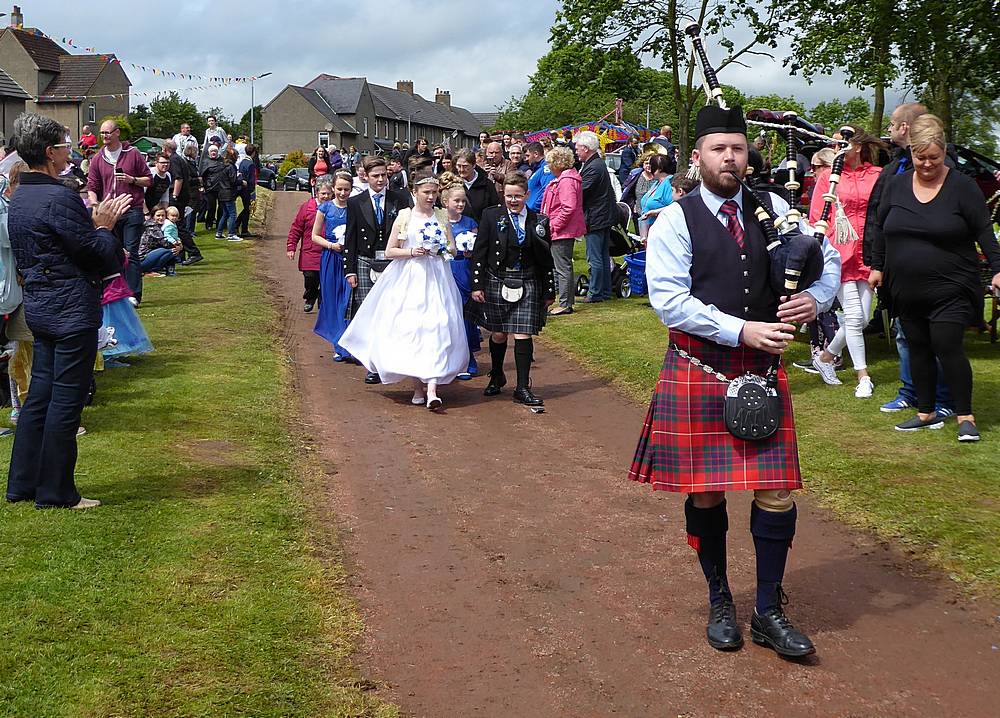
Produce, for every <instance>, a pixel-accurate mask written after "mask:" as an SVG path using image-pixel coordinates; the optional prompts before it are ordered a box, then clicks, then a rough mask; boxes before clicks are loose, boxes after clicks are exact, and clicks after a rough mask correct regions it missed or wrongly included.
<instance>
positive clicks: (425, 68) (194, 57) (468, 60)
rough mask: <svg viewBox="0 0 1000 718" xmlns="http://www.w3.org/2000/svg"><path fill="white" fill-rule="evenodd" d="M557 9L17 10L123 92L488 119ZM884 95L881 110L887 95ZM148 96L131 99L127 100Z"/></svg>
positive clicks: (541, 0)
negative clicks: (448, 102) (407, 86)
mask: <svg viewBox="0 0 1000 718" xmlns="http://www.w3.org/2000/svg"><path fill="white" fill-rule="evenodd" d="M558 5H559V3H558V2H556V0H514V2H510V3H507V4H506V8H508V9H507V10H506V11H504V12H497V8H498V7H503V6H504V5H503V4H501V5H498V4H497V3H495V2H481V1H480V0H471V1H463V0H422V1H420V2H414V1H413V0H394V1H393V2H357V0H352V1H351V2H346V1H344V0H329V1H327V2H312V1H303V0H286V1H285V2H265V1H263V0H173V2H167V3H164V4H162V7H164V8H173V9H171V10H167V11H165V12H163V13H159V14H157V13H150V12H147V6H145V5H143V4H141V3H140V4H138V5H132V6H131V7H133V8H134V9H135V11H134V12H132V13H128V14H127V13H125V12H121V13H119V15H118V16H117V17H116V18H115V19H114V20H111V21H108V22H102V21H101V20H99V19H98V18H100V17H101V16H102V15H104V14H105V13H103V12H95V10H94V7H93V6H92V5H91V4H88V3H78V2H68V1H67V0H33V1H32V2H30V3H29V2H23V3H22V5H21V7H22V11H23V13H24V15H25V26H30V27H37V28H39V29H40V30H42V31H43V32H45V33H46V34H48V35H49V36H51V37H54V38H56V39H57V41H58V39H59V38H62V37H67V38H72V40H73V41H74V43H75V44H77V45H80V46H82V47H93V48H95V49H97V50H98V51H99V52H113V53H115V54H116V55H117V56H118V57H119V58H121V60H122V66H123V68H124V69H125V71H126V73H127V74H128V76H129V79H130V80H131V81H132V85H133V86H132V89H133V91H159V90H183V89H184V88H188V87H191V86H195V85H201V84H205V83H204V82H202V81H193V82H192V81H188V80H180V79H173V78H169V77H158V76H154V75H153V74H151V73H148V72H141V71H139V70H134V69H132V68H131V66H130V65H129V63H135V64H137V65H146V66H151V67H157V68H159V69H165V70H172V71H175V72H182V73H190V74H208V75H217V76H255V75H260V74H263V73H265V72H268V71H270V72H273V73H274V74H273V75H272V76H270V77H267V78H264V79H263V80H260V81H258V82H256V83H255V88H254V89H255V100H256V102H257V103H258V104H266V103H267V102H268V101H269V100H270V99H271V98H272V97H274V96H275V95H276V94H277V93H278V92H280V91H281V89H282V88H284V86H285V85H287V84H297V85H302V84H305V83H307V82H309V81H310V80H311V79H312V78H313V77H315V76H316V75H317V74H319V73H321V72H326V73H329V74H332V75H340V76H342V77H351V76H366V77H368V79H369V80H371V81H372V82H375V83H377V84H381V85H388V86H391V87H394V86H395V83H396V80H401V79H406V80H413V82H414V88H415V90H416V91H417V92H418V93H419V94H421V95H423V96H424V97H427V98H430V99H433V97H434V92H435V89H436V88H439V87H440V88H442V89H447V90H450V91H451V96H452V101H453V103H454V104H456V105H460V106H463V107H466V108H468V109H470V110H472V111H474V112H489V111H493V110H494V109H495V108H496V107H497V106H498V105H501V104H504V103H505V102H506V101H507V100H508V99H509V98H510V97H511V96H512V95H521V94H523V93H524V92H526V90H527V84H528V80H527V78H528V76H529V75H530V74H531V73H532V72H534V69H535V63H536V62H537V60H538V58H539V57H541V56H542V55H544V54H545V53H546V52H547V51H548V33H549V27H550V26H551V24H552V22H553V20H554V18H555V12H556V8H557V7H558ZM9 7H10V6H9V5H8V6H7V8H8V10H7V11H8V12H9ZM108 7H109V8H116V7H121V6H120V5H117V4H115V3H112V4H111V5H109V6H108ZM150 7H151V6H150ZM108 14H110V13H108ZM0 21H2V22H6V21H8V18H3V20H0ZM163 29H168V30H169V31H168V32H166V33H164V32H162V30H163ZM68 49H70V48H68ZM70 51H71V52H74V53H77V52H81V51H80V50H73V49H70ZM708 51H709V54H710V56H712V57H713V58H714V59H716V60H718V59H719V58H720V57H721V52H720V49H719V48H718V47H712V46H711V45H709V47H708ZM752 62H753V67H752V68H750V69H749V70H748V69H744V68H739V67H734V66H730V67H729V68H727V69H726V71H725V72H724V73H723V77H722V78H721V79H722V81H723V82H725V83H727V84H731V85H734V86H736V87H738V88H739V89H740V90H741V91H743V92H744V93H749V94H765V93H772V92H773V93H777V94H782V95H786V94H792V95H795V96H796V97H799V98H800V99H802V100H803V101H804V102H805V104H806V105H807V106H808V105H811V104H814V103H815V102H817V101H819V100H823V99H830V98H833V97H839V98H843V99H846V98H848V97H851V96H853V95H856V94H860V93H859V92H858V91H857V90H854V89H852V88H848V87H846V86H845V85H844V83H843V81H842V80H840V79H839V78H819V79H818V80H817V81H816V82H815V83H814V84H812V85H807V84H806V83H805V82H804V81H802V80H801V79H800V78H790V77H789V76H788V73H787V71H785V70H784V68H782V67H781V63H780V62H771V61H769V60H767V59H766V58H754V59H753V60H752ZM887 94H890V97H887V102H888V103H889V107H890V108H891V107H892V106H893V104H894V102H895V101H896V100H897V99H898V94H892V93H887ZM182 95H185V96H186V97H187V98H188V99H190V100H192V101H193V102H195V104H197V105H198V107H199V108H201V109H208V108H209V107H211V106H221V107H222V108H223V110H224V111H225V112H226V113H227V114H230V115H233V116H234V117H236V118H237V119H238V118H239V117H240V116H241V115H242V114H243V113H244V112H246V111H247V109H248V108H249V106H250V87H249V85H236V86H230V87H220V88H214V89H211V90H205V91H197V92H182ZM150 99H151V98H148V97H137V96H133V97H132V100H131V103H132V106H135V105H137V104H140V103H148V102H149V100H150ZM609 109H610V108H609ZM772 109H779V108H772Z"/></svg>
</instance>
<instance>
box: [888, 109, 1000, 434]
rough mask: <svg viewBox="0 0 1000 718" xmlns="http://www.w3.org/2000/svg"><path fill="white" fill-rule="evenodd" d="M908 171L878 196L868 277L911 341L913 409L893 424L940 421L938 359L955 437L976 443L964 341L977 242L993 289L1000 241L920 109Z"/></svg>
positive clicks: (976, 284)
mask: <svg viewBox="0 0 1000 718" xmlns="http://www.w3.org/2000/svg"><path fill="white" fill-rule="evenodd" d="M910 148H911V150H912V151H913V169H912V170H910V171H909V172H905V173H903V174H900V175H897V176H896V177H894V178H892V180H890V182H889V184H888V185H887V187H886V190H885V194H884V195H883V198H882V201H881V202H880V204H879V208H878V215H877V218H876V225H877V227H878V229H879V231H878V232H877V233H876V235H875V241H874V245H873V251H872V267H873V270H874V271H872V273H871V277H870V278H869V280H868V281H869V283H870V284H871V285H872V287H873V288H875V287H878V286H880V285H882V284H883V276H884V284H885V286H886V287H887V288H888V290H889V296H890V298H891V300H892V307H893V310H894V311H895V313H896V315H897V316H898V317H899V319H900V321H901V322H902V324H903V330H904V331H905V332H906V337H907V339H908V340H909V342H910V363H911V370H912V372H913V383H914V386H915V387H916V390H917V409H918V414H917V416H916V417H914V418H912V419H909V420H907V421H904V422H902V423H901V424H897V425H896V429H898V430H899V431H915V430H917V429H924V428H930V429H940V428H941V427H942V426H943V425H944V422H943V420H942V419H940V418H939V417H938V416H937V414H936V413H935V411H934V399H935V382H936V377H937V367H936V365H935V357H936V358H937V359H938V360H939V361H940V362H941V367H942V369H943V371H944V378H945V381H947V382H948V388H949V389H950V390H951V393H952V396H953V397H954V400H955V410H956V414H957V415H958V424H959V427H958V440H959V441H978V440H979V431H978V430H977V429H976V423H975V422H976V419H975V416H973V414H972V367H971V366H970V364H969V360H968V358H967V357H966V356H965V349H964V348H963V346H962V341H963V338H964V336H965V329H966V327H968V326H969V325H970V324H976V325H978V324H979V323H980V322H981V321H982V306H983V305H982V301H983V286H982V283H981V281H980V275H979V256H978V254H977V252H976V244H977V243H978V244H979V247H980V248H981V249H982V251H983V253H984V254H985V255H986V256H987V258H988V260H989V263H990V267H991V268H992V271H993V272H994V273H995V276H994V277H993V279H992V282H991V284H992V286H993V288H994V289H997V288H1000V247H998V246H997V240H996V237H995V236H994V234H993V225H992V222H991V221H990V216H989V211H988V210H987V208H986V202H985V201H984V200H983V195H982V193H981V192H980V191H979V188H978V187H977V186H976V184H975V182H973V180H971V179H970V178H968V177H966V176H965V175H962V174H960V173H959V172H957V171H954V170H951V169H950V168H949V167H947V166H945V164H944V158H945V138H944V128H943V125H942V123H941V121H940V120H939V119H938V118H937V117H935V116H934V115H923V116H921V117H919V118H918V119H917V120H916V121H914V123H913V125H912V127H911V128H910Z"/></svg>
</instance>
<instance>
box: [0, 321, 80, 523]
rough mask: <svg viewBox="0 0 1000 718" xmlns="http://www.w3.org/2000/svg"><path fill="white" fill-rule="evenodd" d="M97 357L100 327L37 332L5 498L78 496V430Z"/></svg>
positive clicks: (64, 501)
mask: <svg viewBox="0 0 1000 718" xmlns="http://www.w3.org/2000/svg"><path fill="white" fill-rule="evenodd" d="M96 357H97V329H89V330H87V331H84V332H80V333H78V334H73V335H70V336H68V337H63V338H61V339H55V338H52V337H45V336H43V335H40V334H36V335H35V346H34V357H33V361H32V364H31V384H30V387H29V389H28V398H27V400H26V401H25V402H24V406H22V407H21V415H20V418H19V419H18V421H17V431H16V433H15V434H14V448H13V451H12V453H11V457H10V470H9V473H8V477H7V499H8V500H10V501H26V500H31V499H33V500H34V501H35V505H36V506H38V507H39V508H44V507H49V506H62V507H66V506H73V505H74V504H76V503H77V502H78V501H79V500H80V493H79V492H78V491H77V490H76V483H75V482H74V480H73V472H74V470H75V469H76V451H77V449H76V432H77V429H79V428H80V415H81V414H82V413H83V405H84V402H86V400H87V393H88V391H89V389H90V380H91V377H92V376H93V373H94V359H95V358H96Z"/></svg>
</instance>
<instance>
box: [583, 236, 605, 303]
mask: <svg viewBox="0 0 1000 718" xmlns="http://www.w3.org/2000/svg"><path fill="white" fill-rule="evenodd" d="M585 241H586V245H587V264H588V266H589V267H590V291H588V292H587V298H588V299H596V300H601V299H611V234H610V230H609V229H608V228H607V227H605V228H604V229H599V230H597V231H596V232H587V236H586V240H585Z"/></svg>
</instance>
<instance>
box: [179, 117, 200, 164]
mask: <svg viewBox="0 0 1000 718" xmlns="http://www.w3.org/2000/svg"><path fill="white" fill-rule="evenodd" d="M173 141H174V144H175V145H176V146H177V154H178V155H180V156H181V157H183V156H184V151H185V150H186V149H187V148H188V145H194V148H195V150H198V138H196V137H195V136H194V135H192V134H191V125H189V124H188V123H187V122H185V123H184V124H182V125H181V131H180V132H178V133H177V134H176V135H174V136H173Z"/></svg>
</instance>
